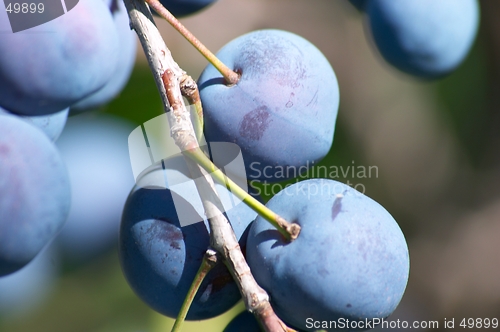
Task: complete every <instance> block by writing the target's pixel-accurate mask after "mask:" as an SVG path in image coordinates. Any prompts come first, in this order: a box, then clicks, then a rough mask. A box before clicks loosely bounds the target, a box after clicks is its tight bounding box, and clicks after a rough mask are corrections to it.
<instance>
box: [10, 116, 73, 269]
mask: <svg viewBox="0 0 500 332" xmlns="http://www.w3.org/2000/svg"><path fill="white" fill-rule="evenodd" d="M70 197H71V191H70V186H69V179H68V173H67V171H66V167H65V165H64V162H63V161H62V159H61V156H60V155H59V152H58V151H57V149H56V147H55V146H54V145H53V144H52V142H51V141H50V140H49V139H48V138H47V137H46V136H45V135H44V134H43V132H42V131H40V130H39V129H37V128H35V127H34V126H32V125H30V124H28V123H26V122H25V121H23V120H21V119H19V118H18V117H14V116H9V115H0V276H3V275H7V274H10V273H12V272H15V271H17V270H19V269H20V268H22V267H23V266H25V265H26V264H27V263H29V262H30V261H31V260H32V259H33V258H34V257H35V256H36V255H37V254H38V253H39V252H40V251H41V250H42V248H43V247H44V246H46V245H47V243H48V242H49V241H51V240H52V239H53V238H54V237H55V236H56V234H57V233H58V232H59V231H60V230H61V228H62V227H63V225H64V222H65V221H66V217H67V216H68V211H69V206H70Z"/></svg>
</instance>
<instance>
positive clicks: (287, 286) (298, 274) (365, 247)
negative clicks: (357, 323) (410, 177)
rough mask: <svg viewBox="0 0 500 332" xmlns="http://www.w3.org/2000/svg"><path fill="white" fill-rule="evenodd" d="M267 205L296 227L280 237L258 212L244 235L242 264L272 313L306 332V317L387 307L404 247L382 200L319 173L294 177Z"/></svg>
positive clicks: (381, 314)
mask: <svg viewBox="0 0 500 332" xmlns="http://www.w3.org/2000/svg"><path fill="white" fill-rule="evenodd" d="M310 188H316V189H317V188H320V189H321V192H319V191H318V190H317V191H316V192H315V193H314V192H312V189H311V191H308V189H310ZM340 195H342V197H340ZM267 206H268V207H269V208H270V209H271V210H273V211H275V212H276V213H278V214H280V215H281V216H283V217H284V218H285V219H287V220H289V221H293V222H297V223H298V224H299V225H300V226H301V227H302V229H301V232H300V235H299V237H298V238H297V239H296V240H295V241H293V242H291V243H286V242H285V240H284V238H283V237H282V236H281V235H280V234H279V233H278V232H277V231H276V230H275V229H273V227H272V226H270V224H269V223H268V222H267V221H265V220H264V219H263V218H261V217H258V218H257V219H256V220H255V222H254V223H253V224H252V227H251V228H250V231H249V234H248V240H247V259H248V264H249V266H250V268H251V270H252V273H253V275H254V276H255V279H256V280H257V282H258V283H259V285H261V286H262V287H263V288H264V289H265V290H266V291H268V292H269V295H270V298H271V303H272V305H273V308H274V309H275V311H276V313H277V314H278V316H280V318H282V319H283V320H284V321H285V322H287V323H288V324H290V325H292V326H296V327H298V328H299V329H303V330H308V329H307V328H306V325H305V324H306V319H307V318H312V319H314V320H315V321H332V320H336V319H339V318H348V319H350V320H363V319H371V318H385V317H387V316H389V315H390V314H391V313H392V312H393V311H394V310H395V308H396V307H397V305H398V304H399V302H400V300H401V298H402V296H403V293H404V290H405V288H406V284H407V280H408V274H409V256H408V247H407V245H406V241H405V238H404V235H403V233H402V232H401V229H400V228H399V226H398V224H397V223H396V221H395V220H394V219H393V218H392V216H391V215H390V214H389V213H388V212H387V211H386V210H385V209H384V208H383V207H382V206H380V205H379V204H378V203H377V202H375V201H374V200H372V199H370V198H369V197H367V196H365V195H362V194H361V193H359V192H357V191H356V190H354V189H353V188H351V187H349V186H347V185H344V184H342V183H340V182H336V181H333V180H324V179H315V180H307V181H302V182H299V183H296V184H294V185H292V186H290V187H288V188H287V189H286V190H284V191H282V192H281V193H279V194H278V195H276V196H274V197H273V198H272V199H271V200H270V201H269V202H268V204H267ZM291 290H293V291H291Z"/></svg>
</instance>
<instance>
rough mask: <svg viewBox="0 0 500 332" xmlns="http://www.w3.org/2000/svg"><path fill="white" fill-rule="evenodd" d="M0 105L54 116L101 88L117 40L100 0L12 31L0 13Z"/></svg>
mask: <svg viewBox="0 0 500 332" xmlns="http://www.w3.org/2000/svg"><path fill="white" fill-rule="evenodd" d="M0 31H2V32H3V33H2V37H1V38H0V87H1V88H0V106H1V107H3V108H5V109H6V110H8V111H10V112H12V113H17V114H22V115H47V114H51V113H55V112H59V111H61V110H63V109H65V108H67V107H69V106H70V105H72V104H74V103H75V102H77V101H79V100H81V99H83V98H85V97H87V96H88V95H90V94H91V93H94V92H95V91H97V90H98V89H100V88H102V87H103V86H104V85H105V84H106V83H107V82H108V81H109V79H110V78H111V77H112V75H113V73H114V72H115V71H116V59H117V57H118V52H119V48H118V46H119V45H118V36H117V32H116V29H115V27H114V24H113V18H112V16H111V13H110V11H109V9H108V8H107V7H106V5H105V4H104V2H103V1H102V0H85V1H80V2H78V4H77V5H76V6H75V7H74V8H73V9H72V10H70V11H69V12H67V13H66V14H64V15H62V16H60V17H58V18H56V19H54V20H52V21H49V22H47V23H44V24H41V25H38V26H36V27H33V28H30V29H27V30H25V31H20V32H17V33H11V32H10V31H11V30H10V26H9V21H8V19H7V13H6V12H5V11H4V10H0Z"/></svg>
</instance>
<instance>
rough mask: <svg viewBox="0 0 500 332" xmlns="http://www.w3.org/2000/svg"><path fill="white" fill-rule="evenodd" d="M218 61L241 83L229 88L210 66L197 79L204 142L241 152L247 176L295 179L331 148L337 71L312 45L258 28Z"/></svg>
mask: <svg viewBox="0 0 500 332" xmlns="http://www.w3.org/2000/svg"><path fill="white" fill-rule="evenodd" d="M217 56H218V57H219V59H220V60H221V61H222V62H223V63H225V64H226V65H227V66H228V67H230V68H232V69H233V70H235V71H237V72H239V73H240V74H241V78H240V80H239V82H238V83H237V84H236V85H234V86H228V85H227V84H226V82H225V80H224V79H223V78H222V76H221V74H220V73H219V72H218V71H217V70H216V69H215V68H214V67H213V66H212V65H209V66H208V67H207V68H205V70H204V71H203V73H202V74H201V76H200V78H199V80H198V86H199V88H200V97H201V100H202V103H203V108H204V119H205V138H206V140H207V142H217V141H220V142H232V143H236V144H237V145H238V146H239V147H240V148H241V150H242V154H243V158H244V161H245V167H246V172H247V178H248V179H249V180H264V181H268V182H273V181H274V182H275V181H280V180H285V179H288V178H293V177H297V176H298V175H299V173H300V172H301V171H304V170H306V169H307V167H308V166H311V165H312V164H313V163H315V162H317V161H319V160H321V159H322V158H323V157H324V156H325V155H326V154H327V153H328V151H329V150H330V147H331V145H332V142H333V133H334V127H335V122H336V118H337V111H338V106H339V90H338V83H337V78H336V76H335V73H334V71H333V69H332V67H331V66H330V63H329V62H328V60H327V59H326V58H325V56H324V55H323V54H322V53H321V52H320V51H319V50H318V49H317V48H316V47H315V46H314V45H313V44H311V43H310V42H309V41H307V40H305V39H304V38H302V37H300V36H298V35H295V34H293V33H290V32H286V31H281V30H259V31H254V32H251V33H248V34H245V35H243V36H241V37H238V38H236V39H235V40H233V41H231V42H230V43H228V44H227V45H226V46H224V47H223V48H222V49H221V50H220V51H219V52H218V53H217Z"/></svg>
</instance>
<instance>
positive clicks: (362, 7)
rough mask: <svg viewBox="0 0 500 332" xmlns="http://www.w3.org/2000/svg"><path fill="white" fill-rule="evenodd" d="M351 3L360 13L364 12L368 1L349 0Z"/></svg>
mask: <svg viewBox="0 0 500 332" xmlns="http://www.w3.org/2000/svg"><path fill="white" fill-rule="evenodd" d="M349 2H350V3H351V4H352V5H353V6H354V7H356V8H357V9H358V10H360V11H364V10H365V8H366V3H367V2H368V0H349Z"/></svg>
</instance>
